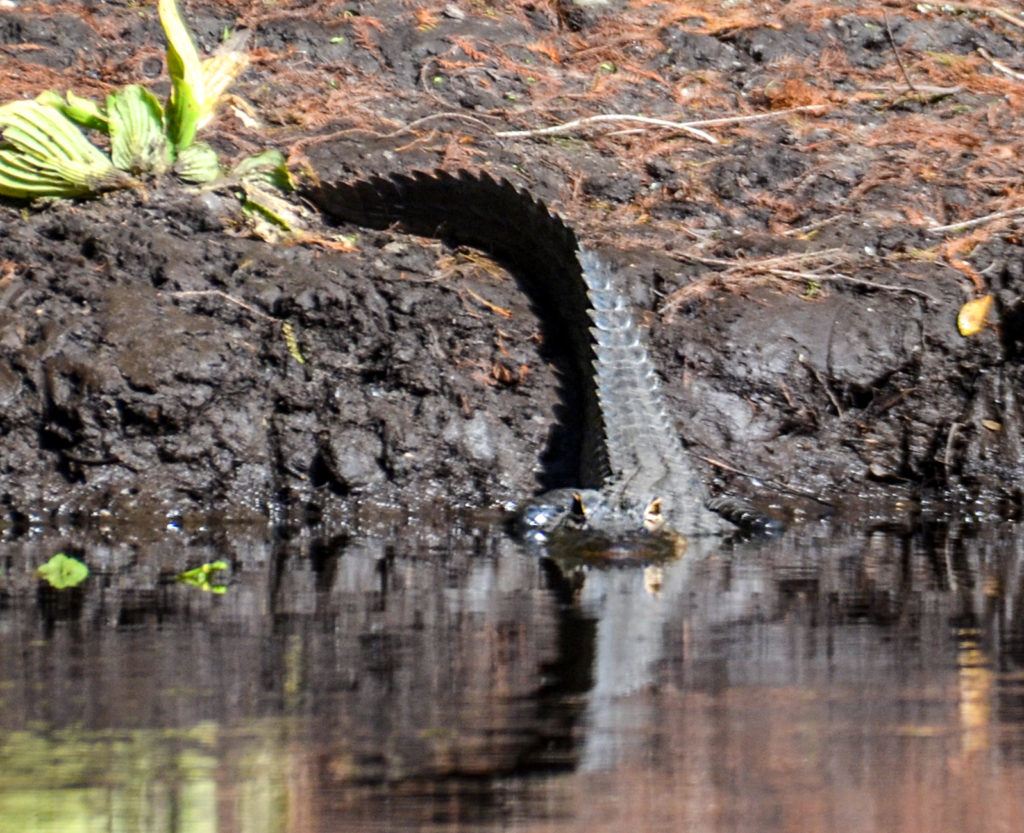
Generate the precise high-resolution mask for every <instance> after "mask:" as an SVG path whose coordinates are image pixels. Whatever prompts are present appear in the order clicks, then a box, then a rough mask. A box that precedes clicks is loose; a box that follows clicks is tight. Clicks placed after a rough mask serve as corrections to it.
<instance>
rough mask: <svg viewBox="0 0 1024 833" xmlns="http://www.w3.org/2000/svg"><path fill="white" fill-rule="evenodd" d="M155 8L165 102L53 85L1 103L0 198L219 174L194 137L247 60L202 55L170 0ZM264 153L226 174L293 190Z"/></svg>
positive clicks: (71, 193)
mask: <svg viewBox="0 0 1024 833" xmlns="http://www.w3.org/2000/svg"><path fill="white" fill-rule="evenodd" d="M157 10H158V13H159V15H160V23H161V25H162V26H163V29H164V34H165V35H166V37H167V71H168V74H169V75H170V77H171V94H170V97H169V99H168V100H167V102H166V103H161V102H160V100H159V99H158V98H157V97H156V96H155V95H153V93H151V92H150V91H149V90H147V89H145V88H144V87H140V86H138V85H136V84H131V85H129V86H127V87H124V88H122V89H120V90H117V91H115V92H113V93H111V94H110V95H108V96H107V100H106V102H104V103H103V104H102V105H101V104H98V103H97V102H95V101H92V100H90V99H87V98H82V97H80V96H77V95H75V94H74V93H72V92H70V91H69V92H68V93H67V95H66V96H63V97H62V96H60V95H59V94H57V93H56V92H54V91H52V90H47V91H46V92H44V93H42V94H41V95H40V96H38V97H37V98H36V99H35V100H31V101H12V102H9V103H7V104H4V105H0V196H5V197H12V198H14V199H29V200H31V199H36V198H39V197H83V196H90V195H93V194H98V193H101V192H103V191H109V190H112V189H115V188H127V187H131V186H133V185H137V184H138V183H139V178H140V177H147V176H161V175H163V174H166V173H168V172H172V171H173V172H174V173H175V174H176V175H177V176H179V177H180V178H182V179H184V180H186V181H188V182H194V183H206V182H213V181H214V180H216V179H218V178H219V177H220V176H221V173H222V172H221V167H220V163H219V161H218V159H217V154H216V152H215V151H214V150H213V148H211V147H210V146H209V145H207V144H205V143H202V142H196V141H195V136H196V132H197V131H198V130H199V129H200V128H201V127H202V126H203V125H205V124H206V123H207V122H208V121H209V120H210V119H211V118H212V117H213V115H214V111H215V109H216V107H217V104H218V102H219V101H220V100H221V98H222V97H223V95H224V92H225V90H226V89H227V87H228V86H229V85H230V84H231V82H232V81H233V80H234V79H235V78H236V77H237V76H238V75H239V73H241V71H242V70H243V69H244V68H245V66H246V65H247V64H248V57H247V56H246V55H245V54H244V53H242V52H225V53H222V54H219V55H215V56H213V57H210V58H207V59H206V60H204V61H200V59H199V55H198V53H197V52H196V47H195V44H194V43H193V42H192V37H191V35H189V32H188V29H186V28H185V24H184V23H183V22H182V19H181V15H180V13H179V12H178V7H177V4H176V2H175V0H159V2H158V4H157ZM83 130H86V131H96V132H99V133H103V134H106V135H107V136H108V137H109V144H110V154H109V155H107V154H106V153H104V152H103V151H102V150H100V148H99V147H97V146H96V145H94V144H93V143H92V142H90V141H89V139H88V138H87V136H86V134H85V133H84V132H83ZM270 154H271V155H270V156H268V155H267V154H260V155H259V157H258V160H259V161H258V162H257V163H256V164H251V165H250V166H249V167H248V168H243V166H244V165H245V160H243V162H242V163H241V164H240V165H239V166H238V168H236V169H235V171H232V172H231V177H232V178H233V179H236V180H244V179H245V178H246V175H248V174H251V173H253V172H254V171H253V169H255V172H256V173H257V174H258V176H259V178H260V179H262V180H263V181H266V182H269V183H271V184H273V186H274V187H277V188H282V187H284V188H287V187H290V186H291V181H290V179H289V177H288V173H287V171H286V170H285V167H284V157H283V156H282V155H281V154H280V153H277V152H270ZM240 168H241V170H239V169H240ZM250 199H251V198H250Z"/></svg>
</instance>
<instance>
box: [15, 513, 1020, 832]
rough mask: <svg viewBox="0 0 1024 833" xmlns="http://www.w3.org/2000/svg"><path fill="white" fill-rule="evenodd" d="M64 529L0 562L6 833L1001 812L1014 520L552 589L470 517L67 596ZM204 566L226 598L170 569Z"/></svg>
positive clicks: (1015, 695)
mask: <svg viewBox="0 0 1024 833" xmlns="http://www.w3.org/2000/svg"><path fill="white" fill-rule="evenodd" d="M425 535H426V534H424V536H425ZM66 543H67V542H66V541H56V540H52V539H39V540H32V541H29V542H22V543H9V544H5V545H2V548H0V558H2V563H3V584H2V585H0V593H2V596H0V628H2V632H3V639H2V640H0V773H2V774H0V828H2V829H32V830H34V831H46V830H68V829H86V830H88V829H109V828H111V827H113V828H115V829H116V828H118V827H121V828H122V829H134V830H146V829H157V828H159V829H162V830H182V831H184V830H189V831H192V830H207V829H209V830H213V829H220V830H246V831H250V830H252V831H257V830H258V831H272V830H273V831H277V830H282V831H283V830H295V831H321V830H322V831H328V830H339V829H346V830H358V829H371V830H373V829H379V830H387V829H446V830H451V829H466V830H470V829H473V830H487V829H507V828H508V827H509V826H514V827H517V828H519V829H534V828H535V829H544V830H555V829H558V830H577V829H578V830H583V829H587V830H612V829H616V830H619V829H623V828H624V827H629V828H631V829H660V828H662V827H665V828H668V827H672V829H684V828H688V829H702V830H760V831H772V830H793V829H800V830H834V829H840V828H841V829H843V830H853V831H859V830H911V829H913V830H926V831H928V830H936V831H938V830H948V829H950V828H951V820H952V825H953V826H955V827H956V828H957V829H964V830H970V829H981V828H985V829H999V828H1000V827H1001V826H1003V827H1012V826H1013V825H1012V824H1011V822H1013V821H1014V820H1015V819H1019V818H1020V817H1022V816H1021V813H1022V812H1024V806H1022V801H1024V799H1022V798H1021V796H1020V791H1019V788H1018V786H1017V785H1019V783H1020V782H1021V778H1022V776H1024V696H1022V693H1021V686H1020V679H1021V677H1020V669H1022V668H1024V622H1022V621H1021V616H1022V615H1024V614H1022V613H1021V607H1020V603H1021V599H1022V595H1024V588H1022V587H1021V580H1022V572H1021V571H1022V568H1024V556H1022V552H1024V547H1022V543H1021V540H1020V538H1019V537H1015V536H1009V535H996V534H995V533H993V534H992V535H991V536H990V537H983V536H980V535H977V536H976V537H972V538H964V537H962V536H960V535H957V536H949V535H947V534H946V533H944V532H943V533H942V534H938V533H936V534H933V535H924V534H922V535H918V536H915V537H912V538H908V537H905V536H895V535H888V534H883V533H875V534H868V535H864V534H860V535H854V536H851V537H841V536H838V537H831V538H825V537H822V538H821V539H820V540H815V539H814V538H813V537H811V536H809V535H808V534H807V533H806V532H805V533H803V535H802V536H801V535H799V534H795V533H791V534H789V535H787V536H786V537H784V538H781V539H779V540H776V541H771V542H768V543H766V544H764V545H761V546H759V547H757V548H753V549H750V550H746V549H743V548H742V547H741V548H719V549H709V550H708V551H707V552H702V553H700V552H697V551H695V550H691V551H690V552H688V553H687V554H686V555H685V557H684V558H682V559H680V560H678V561H674V562H669V563H666V564H663V565H661V566H660V567H659V568H657V569H656V570H651V569H648V570H647V571H646V572H645V571H644V570H643V569H635V568H625V569H611V570H593V569H592V570H588V571H585V572H582V573H577V572H575V571H572V572H566V573H564V574H563V572H562V571H561V570H559V569H558V568H557V567H556V566H555V565H553V564H551V563H547V564H545V563H543V562H541V561H539V560H537V559H536V558H533V557H530V556H529V555H527V554H525V553H523V552H522V551H521V549H520V548H519V546H518V545H517V544H516V543H515V542H512V541H510V540H508V539H507V538H505V537H503V536H501V535H499V534H495V535H490V534H489V533H487V532H486V531H482V532H478V533H475V534H469V533H467V534H463V535H452V536H448V537H446V536H444V535H440V534H438V535H437V536H436V537H435V538H433V539H430V538H428V537H420V538H413V537H411V536H410V537H406V536H399V537H395V538H393V539H390V540H373V539H363V540H353V541H348V542H319V543H305V544H302V545H295V544H281V543H275V544H267V543H264V542H262V541H260V540H236V541H234V542H231V543H227V544H224V545H221V546H217V547H208V548H186V547H183V545H182V543H181V542H179V541H171V542H163V543H159V544H152V545H146V546H141V545H136V546H128V545H124V546H109V545H100V544H97V545H95V546H90V547H87V548H86V549H85V551H84V552H81V553H80V554H81V555H82V557H83V558H84V559H85V560H86V561H88V562H89V564H90V566H91V567H92V568H93V576H92V578H90V580H89V581H88V582H86V584H85V585H84V586H83V587H82V588H81V590H80V591H75V592H73V593H71V594H70V595H62V596H59V597H55V596H51V595H50V594H48V593H41V592H40V591H39V590H38V588H37V586H36V583H35V579H34V578H32V577H31V566H32V565H35V564H38V563H41V562H42V561H45V560H46V558H48V557H49V555H51V554H52V552H53V551H54V550H55V549H57V548H61V549H63V548H64V547H65V545H66ZM216 558H225V559H226V560H228V561H230V562H231V563H232V564H233V573H232V576H231V579H230V589H229V591H228V593H227V594H226V595H225V596H224V597H216V598H215V597H212V596H210V595H209V594H202V593H201V592H199V591H198V590H197V589H196V588H192V587H185V586H181V585H176V584H173V583H168V582H167V581H166V580H165V579H162V578H161V577H162V576H163V577H165V578H166V577H170V576H173V575H174V574H175V573H177V572H180V571H181V570H182V569H184V568H185V567H193V566H195V565H196V564H197V563H202V562H203V561H212V560H214V559H216ZM83 814H84V815H83ZM46 819H49V820H50V821H49V822H46V823H44V821H45V820H46ZM82 819H86V822H82ZM41 820H42V821H41ZM101 822H102V824H101ZM90 824H92V825H93V826H92V827H90V826H89V825H90Z"/></svg>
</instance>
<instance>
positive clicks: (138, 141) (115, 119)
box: [107, 84, 172, 176]
mask: <svg viewBox="0 0 1024 833" xmlns="http://www.w3.org/2000/svg"><path fill="white" fill-rule="evenodd" d="M107 113H108V114H109V119H110V156H111V158H112V159H113V162H114V164H115V165H116V166H117V167H118V168H120V169H121V170H123V171H131V172H132V173H135V174H139V173H149V174H154V175H157V176H159V175H161V174H164V173H166V172H167V171H168V170H169V169H170V167H171V162H172V151H171V147H170V145H169V144H168V143H167V136H166V135H165V134H164V111H163V107H161V106H160V102H159V101H157V99H156V96H154V95H153V94H152V93H151V92H149V90H147V89H144V88H143V87H140V86H139V85H138V84H130V85H129V86H127V87H124V88H123V89H121V90H118V91H117V92H114V93H111V94H110V95H108V96H107Z"/></svg>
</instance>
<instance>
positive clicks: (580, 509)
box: [572, 492, 587, 521]
mask: <svg viewBox="0 0 1024 833" xmlns="http://www.w3.org/2000/svg"><path fill="white" fill-rule="evenodd" d="M572 514H573V517H575V518H578V519H579V520H581V521H582V520H583V519H584V518H586V517H587V507H586V506H584V505H583V497H582V496H581V495H580V493H579V492H574V493H573V496H572Z"/></svg>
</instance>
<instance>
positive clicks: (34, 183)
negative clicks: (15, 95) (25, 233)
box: [0, 101, 134, 199]
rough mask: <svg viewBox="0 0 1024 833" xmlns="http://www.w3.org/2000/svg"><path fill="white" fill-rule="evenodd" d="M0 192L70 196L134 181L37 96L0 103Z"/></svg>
mask: <svg viewBox="0 0 1024 833" xmlns="http://www.w3.org/2000/svg"><path fill="white" fill-rule="evenodd" d="M0 136H2V138H3V143H4V144H6V145H7V147H2V146H0V194H2V195H4V196H8V197H15V198H18V199H33V198H36V197H47V196H52V197H74V196H85V195H88V194H94V193H98V192H100V191H105V190H109V189H111V188H123V187H126V186H129V185H132V184H133V183H134V180H132V179H131V178H130V177H128V176H127V175H126V174H125V173H124V172H122V171H119V170H118V169H117V168H115V167H114V165H113V163H112V162H111V161H110V159H109V158H108V157H107V156H106V154H104V153H103V152H102V151H101V150H100V149H99V148H98V147H96V146H95V145H94V144H92V143H91V142H89V140H88V139H86V138H85V136H84V135H83V133H82V131H81V130H80V129H79V128H78V126H77V125H75V124H74V123H73V122H72V121H71V120H69V119H68V118H67V117H66V116H65V115H64V114H63V113H62V112H61V111H60V110H58V109H56V108H54V107H50V106H48V105H46V104H41V103H39V102H38V101H12V102H10V103H8V104H5V105H3V106H0Z"/></svg>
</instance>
